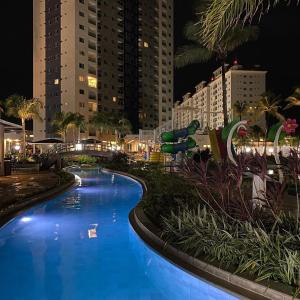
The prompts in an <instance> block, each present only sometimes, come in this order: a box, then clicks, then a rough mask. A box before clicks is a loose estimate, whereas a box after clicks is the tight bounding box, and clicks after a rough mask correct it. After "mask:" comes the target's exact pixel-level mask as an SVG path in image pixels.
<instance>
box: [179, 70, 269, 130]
mask: <svg viewBox="0 0 300 300" xmlns="http://www.w3.org/2000/svg"><path fill="white" fill-rule="evenodd" d="M266 73H267V72H266V71H262V70H258V69H244V68H243V67H242V66H240V65H234V66H232V67H231V68H229V69H228V70H227V72H226V95H227V108H228V116H229V120H233V119H235V118H238V117H239V115H238V113H237V112H236V110H235V108H234V107H235V103H236V102H238V101H245V102H246V104H247V111H246V112H245V113H243V115H242V117H243V119H245V120H249V122H250V124H254V123H255V124H258V125H259V126H264V122H265V121H264V120H263V118H261V119H257V118H256V117H257V116H256V115H255V113H254V111H255V109H254V107H255V105H256V103H257V101H258V100H259V99H260V98H261V95H262V94H263V93H265V91H266ZM222 103H223V97H222V78H221V70H220V69H218V70H216V71H215V72H214V77H213V78H212V80H211V82H209V83H208V84H207V83H206V82H204V81H202V82H201V83H200V84H199V85H197V86H196V92H195V93H194V94H193V95H191V93H188V94H186V95H184V96H183V101H182V103H179V102H177V103H176V104H175V106H174V108H173V124H174V127H175V128H182V127H186V126H187V125H188V124H189V123H190V122H191V121H192V120H194V119H197V120H199V122H200V124H201V128H202V130H203V131H204V130H205V128H211V129H212V128H219V127H222V126H223V122H224V120H223V111H222V109H223V106H222Z"/></svg>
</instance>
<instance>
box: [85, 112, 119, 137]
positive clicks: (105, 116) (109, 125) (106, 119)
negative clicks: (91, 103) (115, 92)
mask: <svg viewBox="0 0 300 300" xmlns="http://www.w3.org/2000/svg"><path fill="white" fill-rule="evenodd" d="M90 124H91V125H92V126H94V127H95V128H96V129H98V130H99V131H100V132H101V133H103V132H105V131H106V132H114V130H115V128H116V124H117V117H116V115H115V114H112V113H109V112H99V111H98V112H95V113H94V115H93V116H92V118H91V120H90Z"/></svg>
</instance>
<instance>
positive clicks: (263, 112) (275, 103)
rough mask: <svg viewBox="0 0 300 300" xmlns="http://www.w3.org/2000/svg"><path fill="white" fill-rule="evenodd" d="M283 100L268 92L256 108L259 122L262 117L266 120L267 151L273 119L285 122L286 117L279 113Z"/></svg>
mask: <svg viewBox="0 0 300 300" xmlns="http://www.w3.org/2000/svg"><path fill="white" fill-rule="evenodd" d="M280 102H281V98H280V96H275V95H274V94H273V93H271V92H267V93H265V94H263V95H262V98H261V99H259V100H258V101H257V103H256V104H255V106H254V111H255V116H256V118H257V119H258V120H260V119H261V118H262V117H264V119H265V138H264V141H265V147H264V148H265V149H264V152H265V153H266V149H267V136H268V132H269V129H270V125H271V118H275V119H277V120H278V121H284V116H283V115H282V114H281V113H280V112H279V108H280Z"/></svg>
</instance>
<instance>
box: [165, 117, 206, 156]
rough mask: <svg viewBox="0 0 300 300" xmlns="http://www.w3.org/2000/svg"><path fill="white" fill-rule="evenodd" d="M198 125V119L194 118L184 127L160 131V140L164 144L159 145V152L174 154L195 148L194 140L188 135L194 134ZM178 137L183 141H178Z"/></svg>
mask: <svg viewBox="0 0 300 300" xmlns="http://www.w3.org/2000/svg"><path fill="white" fill-rule="evenodd" d="M199 127H200V123H199V121H197V120H194V121H192V122H191V123H190V125H189V126H188V127H186V128H182V129H178V130H172V131H168V132H164V133H162V134H161V140H162V142H164V143H165V144H162V145H161V152H162V153H171V154H176V153H178V152H185V151H187V150H189V149H192V148H195V147H196V142H195V140H194V139H192V138H191V137H189V136H190V135H194V134H195V133H196V131H197V129H198V128H199ZM179 139H182V140H183V141H182V142H180V143H179V142H178V141H179Z"/></svg>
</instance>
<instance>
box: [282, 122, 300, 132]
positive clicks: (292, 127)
mask: <svg viewBox="0 0 300 300" xmlns="http://www.w3.org/2000/svg"><path fill="white" fill-rule="evenodd" d="M297 127H298V124H297V121H296V119H287V120H286V121H285V122H284V123H283V131H284V132H285V133H287V134H292V133H295V131H296V128H297Z"/></svg>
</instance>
